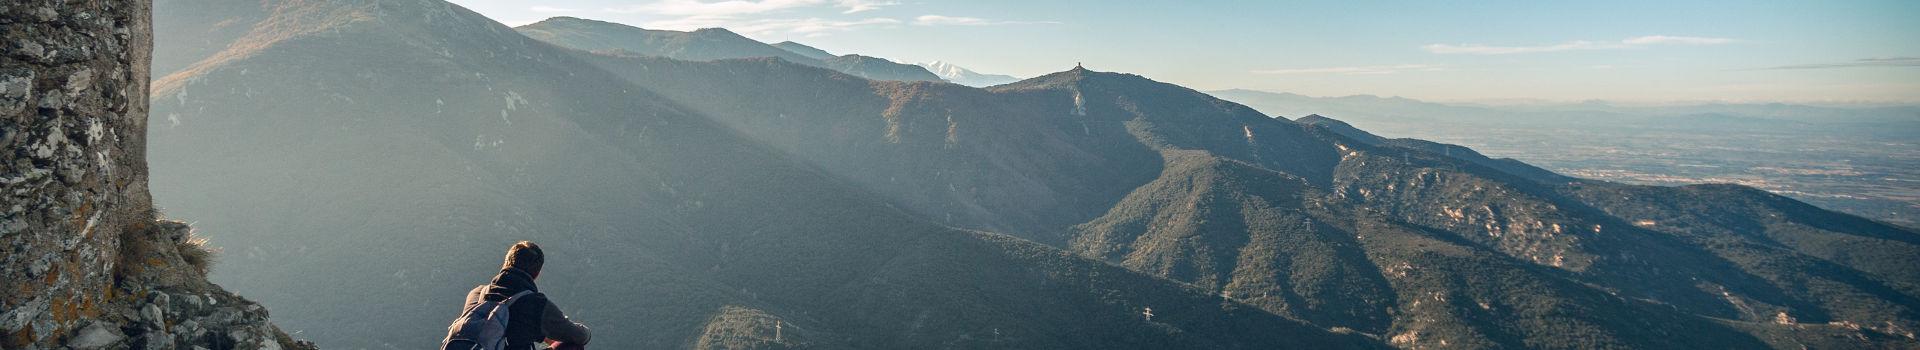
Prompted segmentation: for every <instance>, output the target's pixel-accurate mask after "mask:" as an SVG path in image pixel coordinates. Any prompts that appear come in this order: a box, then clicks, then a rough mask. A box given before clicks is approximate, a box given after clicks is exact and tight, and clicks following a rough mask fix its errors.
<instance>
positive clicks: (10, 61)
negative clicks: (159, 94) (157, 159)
mask: <svg viewBox="0 0 1920 350" xmlns="http://www.w3.org/2000/svg"><path fill="white" fill-rule="evenodd" d="M150 7H151V3H150V2H149V1H145V0H120V1H84V2H82V1H62V0H25V1H8V2H6V3H4V4H0V46H4V48H5V49H4V50H0V150H4V152H0V252H3V253H0V349H59V348H70V349H129V348H132V349H187V348H195V349H198V348H206V349H284V348H311V347H312V345H311V344H308V343H299V342H294V341H292V340H291V339H290V338H288V337H287V335H286V334H285V333H283V332H281V331H280V330H279V329H278V328H276V327H274V326H273V325H272V324H270V323H268V322H267V312H266V310H265V309H264V308H262V307H260V306H259V305H258V304H255V303H253V302H251V301H248V300H246V299H244V298H240V297H239V296H236V295H233V294H230V293H227V292H226V291H225V290H222V289H221V288H220V287H219V286H215V285H213V284H211V283H208V282H207V281H206V269H207V267H208V264H210V263H211V261H210V260H211V253H210V252H209V251H208V250H209V249H208V248H207V247H206V246H205V245H204V243H205V241H204V240H198V239H193V238H191V236H192V234H191V229H190V228H189V227H187V225H186V224H183V223H180V222H176V221H166V220H159V219H158V218H157V216H156V214H155V211H154V208H153V205H152V202H151V197H150V196H149V195H148V192H147V163H146V159H145V157H146V137H145V135H146V120H147V78H148V75H149V71H148V70H149V68H148V67H149V66H148V61H149V59H150V57H149V55H150V52H151V51H152V50H151V43H152V41H153V40H152V31H151V28H150V22H149V20H148V18H149V12H150Z"/></svg>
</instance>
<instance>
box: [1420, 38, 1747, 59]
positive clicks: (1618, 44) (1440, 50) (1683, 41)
mask: <svg viewBox="0 0 1920 350" xmlns="http://www.w3.org/2000/svg"><path fill="white" fill-rule="evenodd" d="M1735 42H1739V40H1736V39H1728V38H1709V37H1695V36H1669V35H1648V36H1640V37H1632V38H1626V39H1621V40H1620V41H1586V40H1575V41H1568V42H1564V43H1559V44H1552V45H1534V46H1493V45H1481V44H1428V45H1425V46H1421V47H1420V48H1422V49H1425V50H1427V52H1432V53H1437V54H1468V55H1511V54H1523V53H1540V52H1558V51H1579V50H1619V49H1631V48H1640V47H1647V46H1657V45H1721V44H1729V43H1735Z"/></svg>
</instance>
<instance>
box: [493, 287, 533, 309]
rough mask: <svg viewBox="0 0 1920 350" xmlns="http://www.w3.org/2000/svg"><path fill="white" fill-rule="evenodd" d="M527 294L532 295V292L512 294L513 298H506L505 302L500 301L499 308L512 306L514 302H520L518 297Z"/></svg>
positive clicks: (525, 291) (524, 291)
mask: <svg viewBox="0 0 1920 350" xmlns="http://www.w3.org/2000/svg"><path fill="white" fill-rule="evenodd" d="M528 294H533V291H531V290H523V291H520V292H519V293H513V296H509V297H507V300H501V301H500V307H509V306H513V303H514V302H516V301H520V297H523V296H527V295H528Z"/></svg>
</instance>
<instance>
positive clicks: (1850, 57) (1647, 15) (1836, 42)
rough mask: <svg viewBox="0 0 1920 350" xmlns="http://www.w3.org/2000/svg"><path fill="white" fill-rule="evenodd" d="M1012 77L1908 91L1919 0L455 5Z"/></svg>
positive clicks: (1913, 84) (1660, 90)
mask: <svg viewBox="0 0 1920 350" xmlns="http://www.w3.org/2000/svg"><path fill="white" fill-rule="evenodd" d="M453 2H454V3H457V4H460V5H462V6H466V7H468V8H470V9H473V10H475V11H478V12H480V13H482V14H485V15H487V16H489V17H492V18H494V19H495V20H498V21H500V22H502V23H506V24H508V25H521V24H526V23H532V22H535V21H538V20H540V19H543V18H547V17H552V16H574V17H582V18H591V19H598V20H605V21H612V22H620V23H625V24H629V25H634V26H638V27H642V28H649V29H673V30H691V29H695V28H702V27H725V28H728V29H732V30H734V31H736V32H740V33H741V34H744V35H747V36H749V37H753V38H755V39H759V40H762V41H766V42H770V43H771V42H779V41H782V40H793V41H797V42H801V43H804V44H808V45H812V46H815V47H818V48H821V49H825V50H827V51H830V52H833V53H836V54H845V53H860V54H865V55H871V56H879V57H885V58H889V59H893V60H895V61H902V62H926V61H935V60H939V61H947V62H953V63H955V64H959V65H961V66H964V67H968V68H970V69H973V70H975V71H980V72H985V73H999V74H1009V75H1016V76H1021V77H1027V76H1033V75H1039V74H1045V73H1049V72H1055V71H1061V70H1065V69H1068V68H1071V67H1073V64H1074V63H1075V62H1084V63H1085V65H1086V66H1087V68H1089V69H1094V70H1101V71H1119V72H1129V73H1136V74H1140V75H1144V76H1147V77H1149V78H1153V79H1156V80H1160V81H1166V82H1172V83H1176V84H1181V85H1185V86H1188V87H1192V88H1196V89H1201V90H1213V89H1228V88H1246V89H1257V90H1267V91H1282V92H1294V93H1301V94H1306V95H1314V96H1342V95H1354V94H1374V95H1382V96H1405V97H1411V98H1419V99H1429V100H1441V101H1477V102H1499V101H1522V100H1552V101H1579V100H1589V99H1603V100H1613V101H1621V102H1673V101H1733V102H1813V103H1844V102H1903V103H1914V102H1920V1H1837V0H1835V1H1765V0H1759V1H1696V2H1681V1H1594V2H1574V1H1166V2H1145V1H1137V2H1122V1H929V0H897V1H889V0H728V1H714V0H646V1H615V0H540V1H531V0H454V1H453Z"/></svg>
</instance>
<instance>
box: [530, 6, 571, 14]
mask: <svg viewBox="0 0 1920 350" xmlns="http://www.w3.org/2000/svg"><path fill="white" fill-rule="evenodd" d="M527 10H528V11H533V12H540V13H561V12H580V10H579V9H570V8H565V7H553V6H534V7H529V8H527Z"/></svg>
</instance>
